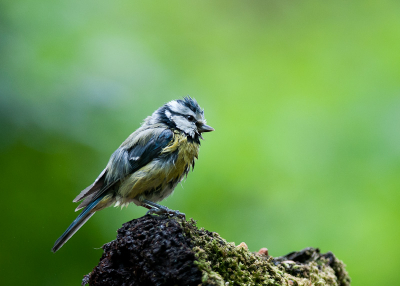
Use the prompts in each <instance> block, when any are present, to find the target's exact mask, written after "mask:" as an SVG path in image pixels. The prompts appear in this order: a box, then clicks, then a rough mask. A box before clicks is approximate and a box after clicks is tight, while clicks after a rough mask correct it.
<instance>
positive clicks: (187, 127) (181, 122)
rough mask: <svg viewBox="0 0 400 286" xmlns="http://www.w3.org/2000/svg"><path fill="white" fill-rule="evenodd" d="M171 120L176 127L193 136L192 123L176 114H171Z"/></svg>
mask: <svg viewBox="0 0 400 286" xmlns="http://www.w3.org/2000/svg"><path fill="white" fill-rule="evenodd" d="M172 121H173V122H174V123H175V125H176V127H177V128H178V129H180V130H182V131H183V132H185V133H186V134H188V135H190V136H192V137H194V135H195V130H194V128H195V126H194V124H192V123H191V122H189V121H187V120H186V119H185V118H183V117H182V116H177V115H174V116H172Z"/></svg>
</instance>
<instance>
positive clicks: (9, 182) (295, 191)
mask: <svg viewBox="0 0 400 286" xmlns="http://www.w3.org/2000/svg"><path fill="white" fill-rule="evenodd" d="M187 94H189V95H191V96H192V97H194V98H196V99H197V100H198V102H199V103H200V105H201V106H202V107H203V108H204V109H205V115H206V118H207V120H208V123H209V125H211V126H213V127H214V128H215V130H216V131H215V132H213V133H209V134H205V139H206V140H205V141H204V142H202V147H201V150H200V160H199V161H198V162H197V164H196V169H195V172H194V173H191V174H190V175H189V177H188V179H187V181H186V182H183V183H182V185H180V186H178V187H177V189H176V191H175V193H174V195H172V196H171V197H169V198H168V199H167V200H165V201H163V203H164V204H165V205H167V206H168V207H170V208H172V209H179V210H180V211H182V212H184V213H186V214H187V217H189V218H190V217H193V218H195V219H196V220H197V221H198V225H199V226H201V227H205V228H207V229H208V230H211V231H217V232H219V233H220V234H221V235H222V236H223V237H224V238H226V239H227V240H228V241H232V242H235V243H236V244H239V243H240V242H242V241H244V242H246V243H247V245H248V246H249V249H250V250H252V251H258V250H259V249H260V248H261V247H267V248H268V249H269V251H270V254H271V255H273V256H279V255H284V254H286V253H288V252H291V251H294V250H300V249H302V248H304V247H308V246H313V247H320V249H321V251H322V252H327V251H332V252H334V253H335V254H336V255H337V257H338V258H340V259H342V260H344V262H345V263H346V264H347V269H348V271H349V273H350V276H351V277H352V279H353V283H352V284H353V285H396V284H397V283H398V269H399V266H400V262H399V259H398V257H399V255H400V248H399V241H400V227H399V219H400V207H399V203H400V195H399V188H400V2H399V1H330V2H329V1H322V2H321V1H287V0H283V1H282V0H281V1H208V0H203V1H174V0H170V1H134V0H121V1H117V2H115V1H99V0H96V1H94V0H87V1H78V0H68V1H66V0H61V1H50V0H36V1H22V2H21V1H5V0H2V1H0V124H1V141H0V153H1V154H0V171H1V172H0V173H1V189H2V193H1V202H2V206H1V208H0V214H1V223H0V224H1V236H0V241H1V242H0V248H1V250H0V258H1V259H0V272H1V281H2V282H1V283H2V284H3V285H79V283H80V282H81V279H82V277H83V275H84V274H86V273H88V272H90V271H91V269H92V268H93V267H94V266H95V265H96V264H97V262H98V260H99V258H100V256H101V254H102V250H101V249H100V247H101V245H102V244H104V243H106V242H108V241H110V240H112V239H114V238H115V235H116V230H117V229H118V228H119V227H120V226H121V224H122V223H124V222H126V221H128V220H131V219H133V218H137V217H140V216H142V215H144V213H145V211H146V210H145V209H142V208H138V207H135V206H130V207H128V208H127V209H123V210H120V209H117V208H109V209H106V210H103V211H101V212H99V213H97V214H96V215H95V216H94V217H93V218H92V219H91V220H90V221H89V222H88V223H87V224H86V225H85V226H84V227H83V228H82V229H81V230H80V231H79V232H78V233H77V234H76V235H75V236H74V237H73V239H72V240H70V241H69V242H68V243H67V244H66V245H65V246H64V247H63V248H62V249H61V250H60V251H59V252H57V253H56V254H53V253H52V252H51V251H50V249H51V247H52V246H53V243H54V241H55V240H56V239H57V238H58V236H59V235H61V233H62V232H63V231H64V230H65V229H66V227H67V226H68V225H69V224H70V223H71V221H72V220H73V219H74V218H75V216H76V213H74V211H73V210H74V208H75V207H76V205H74V204H73V203H72V202H71V201H72V199H73V198H74V197H75V196H76V195H77V194H78V193H79V192H80V191H81V190H82V189H83V188H85V187H86V186H87V185H89V184H91V183H92V181H93V180H94V179H95V178H96V177H97V175H98V174H99V172H100V171H101V170H102V169H103V167H104V166H105V165H106V163H107V161H108V159H109V156H110V155H111V153H112V152H113V151H114V150H115V149H116V148H117V147H118V146H119V144H120V143H121V142H122V141H123V140H124V139H125V138H126V137H127V136H128V135H129V134H130V133H131V132H133V131H134V130H135V129H136V128H138V127H139V126H140V123H141V122H142V120H143V119H144V118H145V117H146V116H148V115H150V114H151V113H152V112H153V111H154V110H155V109H156V108H158V107H159V106H161V105H162V104H164V103H166V102H168V101H170V100H172V99H176V98H181V97H183V96H185V95H187Z"/></svg>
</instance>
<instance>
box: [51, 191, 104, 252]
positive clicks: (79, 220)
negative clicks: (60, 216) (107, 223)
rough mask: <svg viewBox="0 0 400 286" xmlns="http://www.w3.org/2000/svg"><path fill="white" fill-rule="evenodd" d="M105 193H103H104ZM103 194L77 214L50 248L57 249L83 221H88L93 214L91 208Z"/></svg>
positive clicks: (54, 250)
mask: <svg viewBox="0 0 400 286" xmlns="http://www.w3.org/2000/svg"><path fill="white" fill-rule="evenodd" d="M104 195H105V194H104ZM104 195H102V196H100V197H98V198H97V199H96V200H94V201H93V202H91V203H90V204H89V205H88V206H87V207H86V208H85V209H84V210H83V211H82V212H81V213H80V214H79V215H78V217H77V218H76V219H75V220H74V221H73V222H72V223H71V225H70V226H69V227H68V228H67V230H66V231H65V232H64V233H63V234H62V235H61V236H60V237H59V238H58V239H57V241H56V242H55V243H54V246H53V248H52V249H51V250H52V251H53V252H56V251H57V250H59V249H60V248H61V247H62V246H63V245H64V243H66V242H67V241H68V239H70V238H71V237H72V236H73V235H74V234H75V232H77V231H78V230H79V229H80V228H81V227H82V225H84V224H85V222H87V221H88V219H90V218H91V217H92V215H94V213H95V212H94V211H92V210H93V208H94V207H95V206H96V205H97V204H98V203H99V202H100V201H101V200H102V199H103V198H104Z"/></svg>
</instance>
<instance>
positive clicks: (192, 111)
mask: <svg viewBox="0 0 400 286" xmlns="http://www.w3.org/2000/svg"><path fill="white" fill-rule="evenodd" d="M154 116H156V119H157V121H158V122H161V123H164V124H166V125H168V126H169V127H172V128H176V129H179V130H181V131H182V132H184V133H185V134H186V135H187V136H190V137H192V138H193V139H197V138H198V137H200V138H202V139H203V137H202V136H201V133H203V132H210V131H214V128H212V127H211V126H208V125H207V124H206V120H205V118H204V110H202V109H201V108H200V106H199V104H198V103H197V101H196V100H195V99H194V98H191V97H190V96H186V97H184V98H183V99H178V100H173V101H170V102H168V103H167V104H165V105H163V106H162V107H160V108H159V109H158V110H157V111H156V112H154V114H153V115H152V117H154Z"/></svg>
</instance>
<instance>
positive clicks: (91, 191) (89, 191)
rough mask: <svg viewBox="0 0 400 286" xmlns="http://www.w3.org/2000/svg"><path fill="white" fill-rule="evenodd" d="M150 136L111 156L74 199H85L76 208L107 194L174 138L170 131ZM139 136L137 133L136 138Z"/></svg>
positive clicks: (158, 153) (154, 156)
mask: <svg viewBox="0 0 400 286" xmlns="http://www.w3.org/2000/svg"><path fill="white" fill-rule="evenodd" d="M157 131H158V132H154V133H153V134H152V135H151V136H145V137H143V139H141V140H136V143H135V144H134V145H133V146H131V147H130V148H126V147H125V145H124V144H122V145H121V146H120V147H119V148H118V149H117V150H116V151H115V152H114V153H113V154H112V155H111V158H110V161H109V163H108V165H107V167H106V168H105V169H104V170H103V172H102V173H101V174H100V175H99V177H98V178H97V179H96V180H95V181H94V183H93V184H92V185H90V186H89V187H87V188H86V189H84V190H83V191H82V192H81V193H80V194H79V195H78V196H77V197H76V198H75V199H74V202H78V201H80V200H82V199H85V200H84V201H83V202H82V203H81V204H80V205H79V206H78V207H77V208H76V210H79V209H81V208H84V207H86V206H87V205H88V204H90V203H91V202H92V201H94V200H96V199H97V198H99V197H100V196H101V195H102V194H104V193H105V192H107V190H109V189H110V188H111V187H112V186H113V185H114V184H115V183H116V182H118V181H120V180H121V179H123V178H125V177H126V176H127V175H129V174H132V173H134V172H136V171H137V170H139V169H140V168H141V167H143V166H145V165H146V164H148V163H149V162H151V161H152V160H153V159H155V158H157V157H158V156H159V155H160V153H161V151H162V150H163V149H164V148H165V147H166V146H168V144H169V143H170V142H171V140H172V139H173V137H174V133H173V131H171V130H170V129H162V130H159V129H158V130H157ZM140 135H141V134H140V133H138V134H137V136H140Z"/></svg>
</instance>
